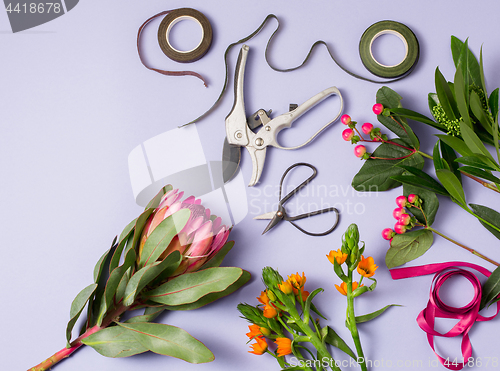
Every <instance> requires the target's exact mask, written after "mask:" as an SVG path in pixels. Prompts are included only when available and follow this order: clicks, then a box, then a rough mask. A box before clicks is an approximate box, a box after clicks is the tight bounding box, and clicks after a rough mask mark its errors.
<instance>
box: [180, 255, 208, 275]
mask: <svg viewBox="0 0 500 371" xmlns="http://www.w3.org/2000/svg"><path fill="white" fill-rule="evenodd" d="M207 259H208V257H207V258H199V259H196V261H195V262H194V263H191V264H190V265H189V266H188V267H187V269H186V271H185V272H184V273H189V272H194V271H197V270H198V269H199V268H200V267H201V266H202V265H203V264H205V263H206V261H207ZM188 262H189V260H188Z"/></svg>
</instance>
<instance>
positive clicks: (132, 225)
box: [118, 218, 137, 242]
mask: <svg viewBox="0 0 500 371" xmlns="http://www.w3.org/2000/svg"><path fill="white" fill-rule="evenodd" d="M135 223H137V218H135V219H134V220H132V221H131V222H130V223H128V224H127V226H126V227H125V228H124V229H123V231H122V233H121V234H120V237H119V238H118V242H121V241H123V240H126V239H127V238H128V237H129V236H130V234H131V233H132V232H133V231H134V228H135Z"/></svg>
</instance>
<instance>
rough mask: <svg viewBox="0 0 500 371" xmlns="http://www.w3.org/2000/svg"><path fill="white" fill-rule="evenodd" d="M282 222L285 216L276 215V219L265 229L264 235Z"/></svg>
mask: <svg viewBox="0 0 500 371" xmlns="http://www.w3.org/2000/svg"><path fill="white" fill-rule="evenodd" d="M282 220H283V216H278V214H277V213H276V214H275V215H274V217H273V218H272V219H271V221H270V222H269V224H268V225H267V227H266V229H264V232H262V234H265V233H267V232H268V231H269V230H270V229H271V228H274V226H275V225H276V224H278V223H279V222H281V221H282Z"/></svg>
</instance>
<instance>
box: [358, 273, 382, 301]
mask: <svg viewBox="0 0 500 371" xmlns="http://www.w3.org/2000/svg"><path fill="white" fill-rule="evenodd" d="M368 279H369V280H372V281H373V283H372V284H371V285H370V286H358V287H357V288H356V290H353V292H352V297H353V298H357V297H358V296H360V295H363V294H364V293H365V292H367V291H373V290H375V288H376V287H377V280H376V279H375V278H371V277H368Z"/></svg>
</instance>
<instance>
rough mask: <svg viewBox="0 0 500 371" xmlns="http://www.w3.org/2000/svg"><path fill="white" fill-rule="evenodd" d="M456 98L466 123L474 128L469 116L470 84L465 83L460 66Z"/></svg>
mask: <svg viewBox="0 0 500 371" xmlns="http://www.w3.org/2000/svg"><path fill="white" fill-rule="evenodd" d="M454 88H455V97H456V100H457V107H458V111H459V112H460V115H461V116H462V119H463V120H464V123H465V124H466V125H467V126H469V127H472V123H471V120H470V116H469V102H468V98H469V84H468V82H467V81H464V76H463V74H462V67H461V66H459V67H458V68H457V72H456V73H455V84H454Z"/></svg>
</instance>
